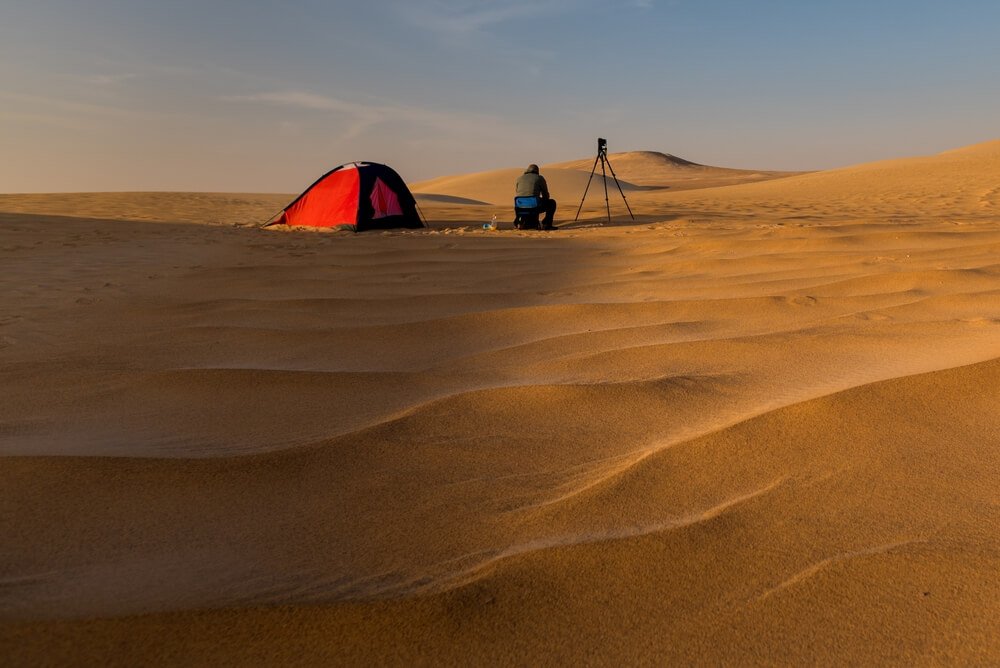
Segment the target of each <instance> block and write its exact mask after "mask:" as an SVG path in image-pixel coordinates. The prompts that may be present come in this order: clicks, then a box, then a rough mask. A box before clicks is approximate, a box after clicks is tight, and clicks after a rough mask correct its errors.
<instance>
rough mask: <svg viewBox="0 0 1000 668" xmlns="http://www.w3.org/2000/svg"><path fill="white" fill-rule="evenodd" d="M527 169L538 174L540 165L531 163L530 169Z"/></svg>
mask: <svg viewBox="0 0 1000 668" xmlns="http://www.w3.org/2000/svg"><path fill="white" fill-rule="evenodd" d="M525 171H528V172H531V173H532V174H537V173H538V165H536V164H530V165H528V169H527V170H525Z"/></svg>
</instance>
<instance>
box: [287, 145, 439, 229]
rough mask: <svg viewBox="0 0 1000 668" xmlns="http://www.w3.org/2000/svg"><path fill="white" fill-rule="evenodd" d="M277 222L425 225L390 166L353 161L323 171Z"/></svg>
mask: <svg viewBox="0 0 1000 668" xmlns="http://www.w3.org/2000/svg"><path fill="white" fill-rule="evenodd" d="M275 224H280V225H302V226H306V227H341V226H346V227H350V228H352V229H353V230H354V231H356V232H364V231H365V230H385V229H391V228H395V227H407V228H418V227H423V226H424V224H423V221H421V220H420V216H419V215H418V214H417V201H416V200H415V199H414V197H413V194H412V193H411V192H410V189H409V188H407V187H406V183H405V182H404V181H403V179H402V178H400V176H399V174H397V173H396V172H395V171H394V170H393V169H392V168H391V167H387V166H386V165H380V164H378V163H375V162H352V163H349V164H346V165H341V166H340V167H337V168H336V169H332V170H330V171H329V172H327V173H326V174H324V175H323V176H322V177H321V178H320V179H319V180H318V181H316V183H314V184H312V185H311V186H309V188H307V189H306V191H305V192H304V193H302V194H301V195H299V196H298V197H297V198H295V200H294V201H293V202H292V203H291V204H289V205H288V206H286V207H285V209H284V210H283V211H282V212H281V217H280V218H279V219H278V220H277V222H276V223H275Z"/></svg>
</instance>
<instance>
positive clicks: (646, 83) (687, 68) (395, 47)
mask: <svg viewBox="0 0 1000 668" xmlns="http://www.w3.org/2000/svg"><path fill="white" fill-rule="evenodd" d="M997 34H1000V3H997V2H987V1H985V0H983V1H968V0H967V1H963V0H955V1H953V2H948V3H945V2H930V1H927V0H910V1H902V0H887V1H879V0H871V1H870V2H857V1H854V0H841V1H840V2H836V3H834V2H822V3H819V2H815V3H814V2H804V1H793V0H771V1H756V2H755V1H751V0H746V1H740V2H737V1H733V0H702V1H694V0H690V1H689V0H620V1H618V2H615V1H613V0H535V1H534V2H524V1H522V0H508V1H507V2H471V1H469V0H408V1H404V0H399V1H396V0H369V1H367V2H360V1H359V2H330V1H326V2H321V1H319V0H286V1H285V2H282V3H276V2H275V3H265V2H262V1H260V0H245V1H242V2H236V1H235V0H203V1H201V2H194V1H192V0H173V1H171V2H166V1H164V0H75V1H74V0H32V1H28V0H4V2H3V3H0V152H2V154H3V156H4V160H2V161H0V192H30V191H85V190H139V189H151V190H216V191H242V192H293V191H298V190H301V189H302V188H304V187H305V186H307V185H309V183H311V182H312V181H313V180H314V178H315V177H316V176H317V175H318V174H320V173H322V172H323V171H325V170H327V169H329V168H330V167H332V166H336V165H338V164H341V163H344V162H348V161H351V160H375V161H380V162H386V163H389V164H391V165H393V166H394V167H396V168H397V170H398V171H400V173H401V174H402V175H403V176H404V178H406V179H407V180H409V181H416V180H420V179H424V178H429V177H433V176H438V175H442V174H450V173H460V172H468V171H478V170H483V169H491V168H498V167H506V166H514V165H522V164H526V163H528V162H538V163H546V162H554V161H560V160H569V159H574V158H585V157H590V156H592V155H593V152H594V139H595V137H597V136H598V135H601V136H605V137H607V138H608V140H609V147H610V150H611V151H612V152H615V151H624V150H658V151H664V152H669V153H674V154H676V155H679V156H681V157H684V158H687V159H689V160H694V161H696V162H701V163H706V164H713V165H719V166H727V167H743V168H759V169H825V168H830V167H836V166H842V165H849V164H855V163H859V162H865V161H870V160H877V159H882V158H893V157H901V156H909V155H919V154H927V153H934V152H938V151H942V150H946V149H950V148H954V147H958V146H962V145H965V144H971V143H977V142H980V141H986V140H990V139H995V138H998V137H1000V131H998V130H997V120H996V119H998V118H1000V85H998V84H1000V40H998V39H997V37H996V36H997Z"/></svg>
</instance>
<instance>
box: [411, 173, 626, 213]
mask: <svg viewBox="0 0 1000 668" xmlns="http://www.w3.org/2000/svg"><path fill="white" fill-rule="evenodd" d="M523 173H524V169H523V168H511V169H499V170H495V171H491V172H481V173H478V174H463V175H459V176H443V177H440V178H437V179H432V180H430V181H421V182H419V183H414V184H412V185H411V186H410V188H411V189H412V190H413V192H414V193H415V194H422V195H431V194H433V195H436V196H442V195H447V196H451V197H461V198H466V199H473V200H479V201H483V202H487V203H489V204H495V205H502V204H508V203H510V202H512V201H513V199H514V181H515V180H516V179H517V177H518V176H520V175H521V174H523ZM542 174H543V175H544V176H545V180H546V182H548V184H549V191H550V192H551V194H552V196H553V197H554V198H556V199H558V200H562V201H564V203H568V202H567V200H569V199H573V198H575V199H576V201H577V202H579V201H580V198H581V197H582V196H583V191H584V189H585V188H586V186H587V181H588V180H590V171H589V170H588V171H586V172H583V171H579V170H576V169H561V168H555V167H546V168H544V169H542ZM600 176H601V173H600V171H598V172H597V178H596V179H594V181H593V183H592V185H591V192H590V196H591V197H593V198H599V199H600V200H601V201H603V200H604V186H603V184H602V183H601V181H600ZM608 178H609V186H610V187H611V188H612V189H615V188H616V186H615V184H614V182H613V181H610V178H611V175H610V174H609V175H608ZM619 181H620V183H621V187H622V190H624V191H625V192H626V193H629V192H635V191H638V190H642V189H643V188H642V187H641V186H637V185H635V184H633V183H630V182H628V181H627V180H625V179H623V178H621V177H619ZM598 192H599V195H598ZM616 192H617V190H616Z"/></svg>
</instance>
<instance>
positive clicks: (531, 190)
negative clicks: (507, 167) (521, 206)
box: [514, 164, 556, 230]
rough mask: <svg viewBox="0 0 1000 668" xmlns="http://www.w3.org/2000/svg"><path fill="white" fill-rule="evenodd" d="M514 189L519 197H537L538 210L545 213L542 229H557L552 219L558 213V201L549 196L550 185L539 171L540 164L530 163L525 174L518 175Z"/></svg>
mask: <svg viewBox="0 0 1000 668" xmlns="http://www.w3.org/2000/svg"><path fill="white" fill-rule="evenodd" d="M514 190H515V196H517V197H537V198H538V211H539V213H544V214H545V218H544V219H543V220H542V229H543V230H554V229H556V228H555V227H554V226H553V225H552V219H553V218H554V217H555V215H556V201H555V200H554V199H552V198H551V197H549V186H548V184H547V183H546V182H545V177H544V176H542V175H541V174H539V173H538V165H534V164H532V165H528V168H527V169H526V170H524V174H521V176H519V177H517V181H516V182H515V183H514Z"/></svg>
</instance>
